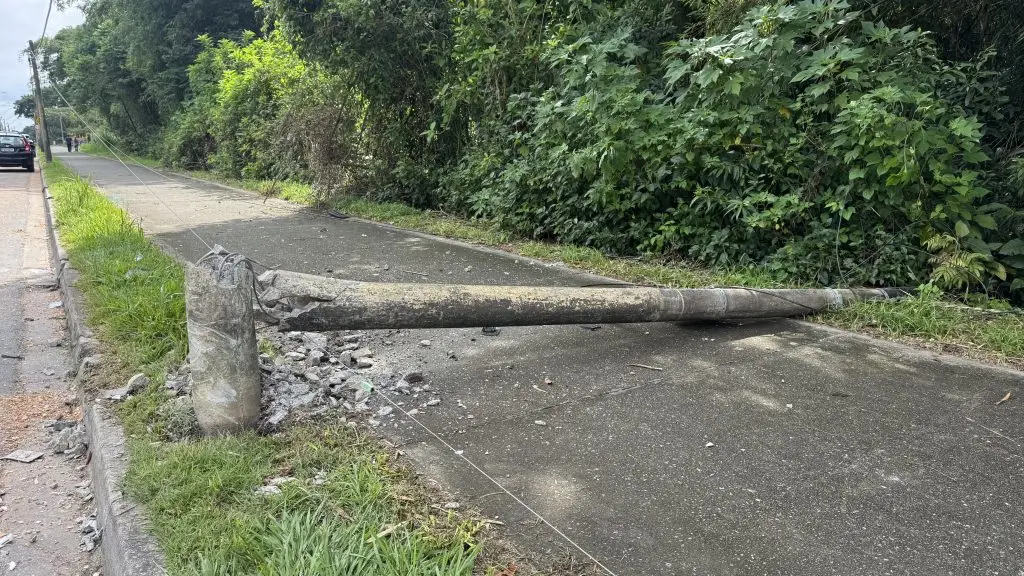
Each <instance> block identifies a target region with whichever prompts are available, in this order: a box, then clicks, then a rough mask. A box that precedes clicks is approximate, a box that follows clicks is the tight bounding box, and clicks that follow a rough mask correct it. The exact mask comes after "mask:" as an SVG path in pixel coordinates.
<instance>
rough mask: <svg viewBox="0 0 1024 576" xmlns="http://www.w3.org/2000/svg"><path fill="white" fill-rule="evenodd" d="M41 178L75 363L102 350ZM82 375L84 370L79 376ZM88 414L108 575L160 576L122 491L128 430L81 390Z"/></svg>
mask: <svg viewBox="0 0 1024 576" xmlns="http://www.w3.org/2000/svg"><path fill="white" fill-rule="evenodd" d="M40 178H41V179H42V182H43V199H44V211H45V213H46V230H47V232H48V236H49V241H50V254H51V258H52V266H53V269H54V270H55V271H56V272H57V285H58V287H59V289H60V293H61V299H62V301H63V303H64V306H63V307H64V316H65V320H66V322H67V326H68V332H69V334H70V336H71V342H72V343H71V352H72V359H73V361H74V362H75V364H76V365H79V363H84V360H85V358H87V357H90V356H92V355H94V354H96V353H97V352H98V349H97V347H96V340H95V339H94V333H93V331H92V330H91V329H90V328H89V327H88V326H87V325H86V323H85V309H84V308H83V306H82V302H83V298H82V293H81V292H80V291H79V290H78V289H77V288H76V287H75V282H77V281H78V271H77V270H75V269H74V268H73V267H72V266H71V264H70V262H69V261H68V258H67V253H66V252H64V250H63V248H61V245H60V241H59V239H60V236H59V232H58V231H57V228H56V226H55V221H54V211H53V202H52V197H51V196H50V194H49V186H48V185H47V182H46V177H45V176H43V175H40ZM79 376H81V375H79ZM77 392H78V396H79V402H80V404H81V406H82V412H83V414H84V416H85V433H86V442H87V443H88V446H89V451H90V453H91V461H90V465H89V476H90V478H91V479H92V485H93V494H94V496H95V499H96V521H97V524H98V525H99V527H100V533H101V534H102V538H101V540H100V548H101V550H102V552H103V573H104V574H106V575H107V576H158V575H163V574H166V573H167V571H166V569H164V561H163V554H162V553H161V552H160V549H159V546H158V545H157V543H156V539H154V538H153V537H152V536H151V535H150V534H149V532H148V531H147V530H146V528H145V525H146V524H145V519H144V518H143V517H142V514H141V513H140V512H139V511H138V510H137V509H136V504H135V503H132V502H131V501H129V500H128V498H127V497H126V496H125V495H124V493H123V492H122V491H121V486H122V484H123V482H124V475H125V470H126V469H127V466H128V454H127V448H126V446H125V443H126V441H127V440H126V438H125V434H124V430H123V428H122V427H121V425H120V424H119V423H118V421H117V419H116V418H115V417H114V415H113V413H112V412H111V411H110V410H108V409H107V408H105V407H103V406H101V405H100V404H99V403H93V401H92V399H91V398H87V397H86V395H85V394H84V393H83V392H82V390H81V388H79V390H77Z"/></svg>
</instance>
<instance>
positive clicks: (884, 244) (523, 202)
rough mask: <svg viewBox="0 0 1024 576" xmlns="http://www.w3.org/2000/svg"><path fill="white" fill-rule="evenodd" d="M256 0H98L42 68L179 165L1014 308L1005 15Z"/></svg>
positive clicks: (632, 247) (1022, 277) (129, 138)
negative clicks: (987, 297)
mask: <svg viewBox="0 0 1024 576" xmlns="http://www.w3.org/2000/svg"><path fill="white" fill-rule="evenodd" d="M253 4H254V5H251V4H250V3H249V0H191V1H185V0H176V1H175V2H169V3H166V6H165V3H162V2H156V0H147V1H144V2H128V1H127V0H92V1H91V2H88V3H87V15H88V18H87V21H86V23H85V24H84V25H83V26H80V27H78V28H75V29H69V30H64V31H61V32H60V33H58V34H57V35H56V37H55V38H54V39H53V40H52V41H49V42H47V43H45V44H44V53H45V54H46V57H45V58H44V69H45V70H46V72H47V75H48V77H49V78H50V80H51V81H52V82H55V83H57V84H58V85H60V86H62V91H63V92H65V93H66V94H70V95H71V96H69V98H72V99H73V100H74V103H75V104H76V106H81V107H84V108H87V109H89V110H93V111H95V113H97V114H98V115H99V116H100V117H101V118H102V119H103V123H104V126H105V129H106V130H107V131H108V136H111V137H113V138H116V139H117V140H118V141H119V142H121V143H123V144H124V145H126V146H129V147H131V149H133V150H135V151H140V152H146V153H149V154H151V155H156V156H159V157H161V158H162V159H163V161H164V162H165V163H167V164H169V165H172V166H177V167H181V168H186V169H192V170H212V171H214V172H216V173H218V174H220V175H222V176H225V177H230V178H245V179H253V180H271V181H297V182H305V183H311V184H312V185H313V188H314V191H315V193H316V194H317V195H318V196H319V197H320V198H326V197H328V196H338V195H342V194H348V195H357V196H366V197H368V198H370V199H374V200H388V201H398V202H403V203H406V204H409V205H412V206H414V207H418V208H434V209H442V210H445V211H447V212H449V213H454V214H459V215H462V216H465V217H470V218H480V219H484V220H487V221H489V222H493V223H496V224H497V225H498V226H500V227H501V228H502V229H504V230H507V231H509V232H510V233H513V234H515V235H519V236H524V237H528V238H534V239H541V240H556V241H562V242H566V243H571V244H576V245H581V246H587V247H593V248H596V249H598V250H601V251H604V252H607V253H612V254H637V253H644V254H653V255H660V256H665V257H670V258H677V259H686V260H691V261H696V262H699V263H703V264H706V265H710V266H713V267H726V268H734V267H738V266H754V267H757V268H758V269H763V270H768V271H769V273H770V274H771V275H773V276H774V277H775V278H776V279H777V280H779V281H784V282H798V283H819V284H826V285H842V284H888V285H907V284H911V285H917V284H921V283H926V282H931V283H933V284H935V285H936V286H938V287H939V288H941V289H944V290H949V291H953V292H956V293H961V294H963V293H966V292H981V293H987V294H997V295H1000V296H1003V297H1010V298H1014V299H1018V300H1020V299H1024V240H1022V237H1024V191H1022V190H1024V130H1021V128H1024V120H1022V118H1021V115H1020V114H1019V112H1018V110H1019V109H1020V105H1021V104H1022V103H1024V97H1022V96H1021V94H1024V90H1021V88H1022V85H1024V82H1022V78H1024V55H1022V54H1024V51H1022V50H1019V48H1021V47H1022V44H1024V7H1022V6H1021V5H1020V3H1018V2H1015V1H1013V0H994V1H993V2H989V3H985V6H984V7H982V6H977V7H975V6H963V5H961V4H962V3H957V2H952V1H942V2H929V1H927V0H912V1H905V0H900V1H898V0H882V1H880V2H879V1H874V2H867V1H866V0H864V1H862V0H853V1H852V2H851V4H852V5H849V4H847V2H845V1H843V0H800V1H794V2H781V1H780V2H767V1H764V0H687V1H685V2H676V1H668V0H622V1H612V0H606V1H582V0H555V1H550V0H546V1H545V2H538V1H537V0H519V1H516V2H511V1H510V2H504V3H500V2H499V3H493V2H487V1H485V0H374V1H372V2H352V1H350V0H300V1H295V0H255V2H254V3H253ZM172 5H173V6H172ZM190 14H191V15H192V16H188V15H190ZM259 22H262V26H260V25H259Z"/></svg>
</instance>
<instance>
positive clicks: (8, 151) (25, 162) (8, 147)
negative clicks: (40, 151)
mask: <svg viewBox="0 0 1024 576" xmlns="http://www.w3.org/2000/svg"><path fill="white" fill-rule="evenodd" d="M32 148H33V146H32V144H31V143H30V142H29V141H28V138H26V137H25V136H24V135H23V134H15V133H6V132H5V133H0V166H20V167H21V168H24V169H25V170H28V171H29V172H35V171H36V161H35V158H34V156H35V153H34V151H33V150H32Z"/></svg>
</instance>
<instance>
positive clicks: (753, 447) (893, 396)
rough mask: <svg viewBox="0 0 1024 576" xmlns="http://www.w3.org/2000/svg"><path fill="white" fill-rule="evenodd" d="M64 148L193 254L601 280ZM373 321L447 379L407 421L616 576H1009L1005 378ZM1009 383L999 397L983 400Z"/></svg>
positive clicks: (418, 275) (750, 344) (485, 485)
mask: <svg viewBox="0 0 1024 576" xmlns="http://www.w3.org/2000/svg"><path fill="white" fill-rule="evenodd" d="M61 158H62V160H63V161H64V162H66V163H67V164H68V165H69V166H70V167H72V168H73V169H75V170H77V171H78V172H80V173H81V174H83V175H85V176H88V177H90V178H92V179H93V180H94V181H95V183H96V184H97V185H98V186H99V187H100V188H102V189H103V190H104V191H105V192H106V193H107V194H108V195H109V196H110V197H111V198H113V199H114V200H116V201H117V202H119V203H120V204H121V205H122V206H125V207H126V208H127V209H128V210H129V212H131V213H132V214H133V215H134V216H136V217H137V218H139V219H141V221H142V225H143V226H144V227H145V228H146V230H147V232H148V233H149V234H151V236H152V237H153V238H154V239H155V240H156V241H158V242H160V243H161V244H162V245H164V246H167V247H169V248H170V249H171V250H173V251H175V252H176V253H177V254H178V255H180V256H182V257H183V258H186V259H189V260H195V259H196V258H198V257H199V256H200V255H201V254H202V253H203V252H205V251H206V247H205V246H204V245H203V242H202V241H200V240H199V239H198V238H197V236H198V237H201V238H202V239H203V240H205V242H206V243H209V244H213V243H219V244H221V245H223V246H225V247H226V248H228V249H229V250H232V251H237V252H242V253H244V254H246V255H247V256H250V257H251V258H254V259H256V260H258V261H260V262H261V263H263V264H266V265H268V266H280V267H282V268H286V269H291V270H296V271H300V272H308V273H316V274H329V275H335V276H338V277H344V278H350V279H354V280H364V281H403V282H442V283H482V284H489V283H508V284H522V285H586V284H592V283H595V282H600V281H601V280H600V279H595V278H594V277H592V276H587V275H584V274H578V273H575V272H573V271H570V270H568V269H566V268H564V267H559V266H549V265H543V264H539V263H536V262H532V261H528V260H525V259H521V258H516V257H511V256H508V255H504V254H500V253H497V252H494V251H489V250H479V249H475V248H472V247H467V246H464V245H461V244H458V243H453V242H448V241H443V240H436V239H430V238H428V237H425V236H423V235H420V234H415V233H408V232H404V231H399V230H394V229H390V228H387V227H381V226H377V225H373V224H368V223H364V222H360V221H356V220H338V219H334V218H330V217H326V216H323V215H321V214H318V213H316V212H313V211H310V210H307V209H304V208H301V207H296V206H293V205H289V204H287V203H284V202H280V201H276V200H269V201H267V202H266V203H264V202H263V200H262V199H261V198H260V197H258V196H256V195H249V194H245V193H239V192H236V191H230V190H226V189H224V188H222V187H219V186H216V185H207V184H199V183H196V182H194V181H190V180H178V179H171V180H168V179H167V178H166V177H163V176H158V175H156V174H154V173H153V172H151V171H149V170H147V169H145V168H141V167H133V170H134V171H135V172H136V173H137V174H138V176H139V177H141V178H142V179H143V180H144V181H145V182H146V184H145V185H143V184H140V183H139V181H138V180H137V179H136V178H135V177H133V176H132V175H131V174H130V173H129V172H128V171H127V170H125V169H124V168H123V167H121V166H120V165H119V164H117V163H115V162H113V161H109V160H105V159H100V158H95V157H89V156H85V155H70V156H69V155H61ZM186 225H187V226H190V227H191V228H192V229H193V230H192V231H189V230H188V229H187V226H186ZM193 231H194V234H193ZM424 275H425V276H424ZM371 337H372V338H373V339H374V340H375V342H376V346H374V349H375V351H376V352H377V357H378V358H379V359H381V360H382V361H384V362H386V364H387V365H388V366H390V367H391V368H392V369H393V370H394V371H396V372H402V371H405V370H409V369H418V370H422V371H424V372H425V374H426V376H427V379H428V381H429V382H430V383H431V384H432V385H433V386H434V387H435V388H438V389H441V390H443V391H444V397H445V402H444V403H443V404H442V405H441V406H438V407H437V408H436V409H433V410H432V411H430V412H427V413H424V414H422V415H421V416H420V417H419V418H420V420H421V421H422V422H424V423H425V424H426V425H427V426H428V427H430V429H431V430H433V431H434V432H436V433H437V434H438V435H440V436H441V437H442V438H444V439H445V440H446V441H447V442H449V443H450V444H452V445H453V446H454V447H455V448H457V449H459V450H462V451H463V454H464V455H465V456H466V457H468V458H469V459H471V460H472V461H473V462H474V463H476V464H477V465H479V466H480V467H481V468H483V469H484V470H485V471H487V473H488V474H490V475H491V476H492V477H494V478H495V479H497V480H498V481H499V482H501V483H502V484H504V485H505V486H507V487H508V488H509V489H510V490H511V491H512V492H513V493H515V494H516V495H517V496H518V497H519V498H521V499H522V500H523V501H525V502H526V503H528V504H529V505H530V506H532V507H533V508H534V509H535V510H537V511H538V512H539V513H541V514H542V515H544V517H545V518H547V519H548V520H549V521H551V522H552V523H553V524H555V525H556V526H558V527H559V528H561V529H562V530H563V531H564V532H565V533H566V534H568V535H569V536H570V537H571V538H573V539H574V540H576V541H577V542H578V543H579V544H580V545H581V546H582V547H583V548H585V549H586V550H587V551H588V552H590V553H591V554H593V555H594V556H595V557H596V558H598V559H599V560H600V561H601V562H602V563H604V564H605V565H606V566H608V567H609V568H610V569H611V570H612V571H614V572H615V573H616V574H618V575H620V576H625V575H638V576H639V575H659V574H666V575H669V574H716V575H717V574H794V575H796V574H800V575H804V574H806V575H820V574H1009V575H1013V576H1020V575H1022V574H1024V537H1022V534H1024V512H1022V507H1024V481H1022V479H1024V457H1022V453H1024V451H1022V443H1024V404H1022V400H1024V398H1022V395H1024V386H1022V383H1024V375H1022V374H1021V373H1019V372H1013V371H1009V370H1004V369H997V368H989V367H985V366H982V365H979V364H976V363H972V362H967V361H962V360H959V359H956V358H950V357H943V356H936V355H934V354H931V353H927V352H920V351H917V350H914V349H910V348H907V347H903V346H899V345H894V344H889V343H885V342H881V341H876V340H870V339H867V338H863V337H861V336H857V335H854V334H849V333H846V332H841V331H836V330H832V329H828V328H824V327H820V326H816V325H813V324H809V323H805V322H798V321H789V320H779V321H766V322H752V323H746V324H731V325H707V326H676V325H668V324H659V325H619V326H603V327H601V328H600V329H597V330H592V329H588V328H581V327H573V326H569V327H538V328H506V329H504V330H503V331H502V332H501V334H500V335H499V336H496V337H487V336H483V335H481V334H480V331H478V330H423V331H380V332H378V333H375V334H373V335H371ZM423 339H430V340H431V341H432V345H431V346H430V347H422V346H419V345H418V344H417V343H418V342H419V341H420V340H423ZM630 364H644V365H648V366H654V367H658V368H661V369H662V370H660V371H659V370H650V369H646V368H639V367H633V366H630ZM546 378H548V379H550V380H552V381H553V382H554V384H553V385H550V386H548V385H545V384H544V381H545V379H546ZM1007 391H1013V393H1014V399H1013V400H1011V401H1010V402H1007V403H1004V404H1002V405H1000V406H996V405H995V403H996V401H998V400H999V399H1000V398H1002V397H1003V396H1004V395H1005V394H1006V392H1007ZM538 421H541V422H543V423H544V425H540V424H537V423H536V422H538ZM382 431H383V433H384V434H386V435H387V436H388V437H389V438H390V439H391V440H392V441H394V442H396V443H398V444H400V445H402V446H403V449H404V450H405V451H406V452H407V453H408V454H409V455H410V456H412V457H413V458H414V459H415V460H417V461H418V462H419V463H420V464H421V465H422V467H423V470H424V472H426V473H427V474H428V475H429V476H431V477H434V478H437V479H439V480H440V481H441V483H442V484H443V485H445V486H446V487H448V488H451V489H454V490H455V491H457V492H458V493H459V494H461V496H462V502H463V503H464V504H466V505H473V506H476V507H479V508H480V509H481V510H483V511H484V512H485V513H487V514H489V515H495V516H498V517H499V518H500V519H501V520H502V521H503V522H505V523H506V532H507V533H508V534H509V535H510V536H511V537H512V538H513V539H515V540H517V541H518V542H519V543H520V545H524V546H528V547H530V548H532V549H533V550H535V551H538V552H540V553H550V554H552V555H554V554H558V553H560V552H561V551H563V550H564V549H565V548H566V544H565V542H564V541H563V540H562V539H561V538H559V537H557V536H556V535H554V534H553V533H552V532H551V531H550V530H549V529H548V528H546V527H544V526H543V525H541V524H540V523H539V522H537V521H536V519H535V518H534V517H533V516H531V515H530V514H529V513H527V512H526V511H525V510H524V509H522V507H521V506H519V505H518V504H516V503H515V502H514V501H513V500H512V499H510V498H509V497H508V496H507V495H505V494H504V493H502V492H500V491H499V490H498V488H496V487H495V486H494V485H493V484H491V483H490V482H489V481H487V480H486V479H484V478H483V477H482V476H481V475H480V474H479V473H477V472H476V471H474V470H473V469H471V468H470V467H469V466H467V465H466V464H465V463H464V462H463V461H462V460H461V459H460V458H459V457H457V456H456V455H454V454H452V453H451V452H450V451H448V450H447V449H445V448H444V447H443V446H442V445H441V444H440V443H439V442H437V441H436V440H435V439H434V438H432V437H431V436H430V435H429V434H427V433H426V432H425V431H423V430H422V429H421V428H419V427H417V426H415V425H414V424H413V423H411V422H407V421H404V420H402V419H396V420H394V421H392V422H389V423H388V426H387V427H385V428H383V429H382Z"/></svg>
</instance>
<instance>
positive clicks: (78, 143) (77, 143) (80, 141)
mask: <svg viewBox="0 0 1024 576" xmlns="http://www.w3.org/2000/svg"><path fill="white" fill-rule="evenodd" d="M81 144H82V139H81V138H75V152H78V147H79V146H80V145H81Z"/></svg>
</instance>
